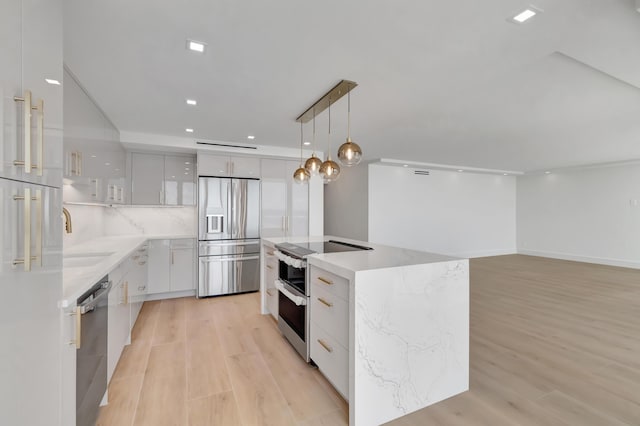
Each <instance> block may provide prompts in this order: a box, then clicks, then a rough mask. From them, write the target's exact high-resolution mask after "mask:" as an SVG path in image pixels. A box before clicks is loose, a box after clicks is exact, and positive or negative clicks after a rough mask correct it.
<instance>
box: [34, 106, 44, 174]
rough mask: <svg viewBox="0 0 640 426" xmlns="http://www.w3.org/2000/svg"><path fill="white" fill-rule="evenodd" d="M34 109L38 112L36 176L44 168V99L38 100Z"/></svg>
mask: <svg viewBox="0 0 640 426" xmlns="http://www.w3.org/2000/svg"><path fill="white" fill-rule="evenodd" d="M34 109H35V110H36V111H37V112H38V120H37V126H38V127H37V128H38V136H37V139H36V143H37V148H36V149H37V151H36V172H37V173H36V174H37V175H38V176H42V171H43V169H44V101H43V100H42V99H40V100H38V104H37V105H36V106H35V107H34Z"/></svg>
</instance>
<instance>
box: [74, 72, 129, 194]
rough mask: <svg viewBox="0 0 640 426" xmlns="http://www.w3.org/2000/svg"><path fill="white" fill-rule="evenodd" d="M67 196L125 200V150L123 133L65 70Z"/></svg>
mask: <svg viewBox="0 0 640 426" xmlns="http://www.w3.org/2000/svg"><path fill="white" fill-rule="evenodd" d="M64 75H65V85H64V97H65V98H64V161H65V167H64V176H65V183H69V184H70V185H68V186H67V187H65V191H64V198H65V201H67V202H91V203H109V204H122V203H124V202H125V191H124V189H125V171H126V167H125V166H126V154H125V150H124V148H123V146H122V144H121V143H120V133H119V132H118V129H116V128H115V126H114V125H113V124H111V122H110V121H109V119H108V118H107V117H106V116H105V115H104V113H103V112H102V110H100V108H99V107H98V106H97V105H96V104H95V103H94V102H93V100H92V99H91V98H90V97H89V95H88V94H87V93H86V92H85V91H84V90H83V89H82V87H81V86H80V84H79V83H78V82H77V81H76V80H75V79H74V77H73V76H72V75H71V74H70V73H69V72H68V71H65V73H64Z"/></svg>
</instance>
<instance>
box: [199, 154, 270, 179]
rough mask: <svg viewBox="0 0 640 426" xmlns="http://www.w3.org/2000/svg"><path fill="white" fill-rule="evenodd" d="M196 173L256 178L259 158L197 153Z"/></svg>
mask: <svg viewBox="0 0 640 426" xmlns="http://www.w3.org/2000/svg"><path fill="white" fill-rule="evenodd" d="M198 175H200V176H232V177H246V178H258V177H260V159H259V158H258V157H228V156H221V155H211V154H201V153H198Z"/></svg>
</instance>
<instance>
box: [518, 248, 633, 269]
mask: <svg viewBox="0 0 640 426" xmlns="http://www.w3.org/2000/svg"><path fill="white" fill-rule="evenodd" d="M518 254H525V255H528V256H539V257H549V258H551V259H560V260H572V261H575V262H585V263H595V264H597V265H608V266H619V267H623V268H633V269H640V262H632V261H629V260H620V259H608V258H604V257H591V256H579V255H575V254H567V253H555V252H550V251H538V250H525V249H519V250H518Z"/></svg>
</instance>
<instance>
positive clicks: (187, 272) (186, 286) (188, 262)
mask: <svg viewBox="0 0 640 426" xmlns="http://www.w3.org/2000/svg"><path fill="white" fill-rule="evenodd" d="M195 285H196V283H195V250H194V249H192V248H172V249H171V291H182V290H194V289H195V288H196V287H195Z"/></svg>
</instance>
